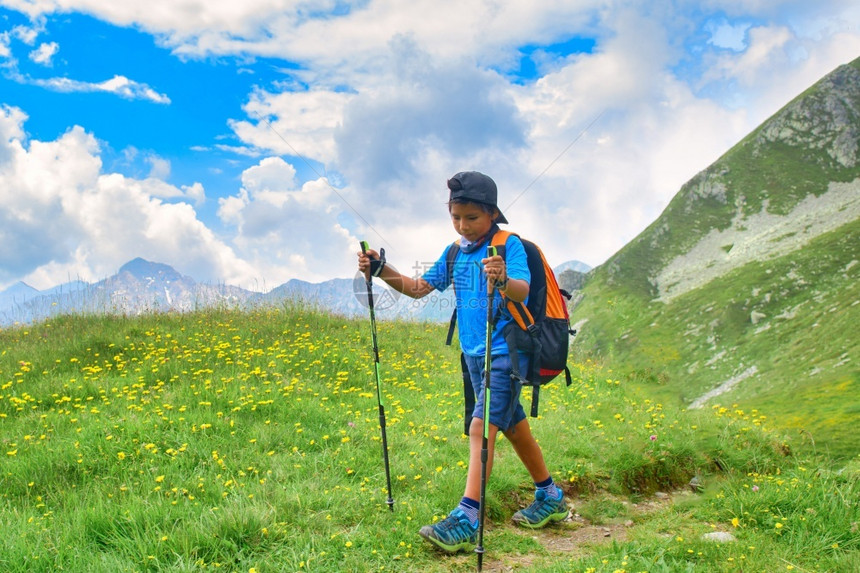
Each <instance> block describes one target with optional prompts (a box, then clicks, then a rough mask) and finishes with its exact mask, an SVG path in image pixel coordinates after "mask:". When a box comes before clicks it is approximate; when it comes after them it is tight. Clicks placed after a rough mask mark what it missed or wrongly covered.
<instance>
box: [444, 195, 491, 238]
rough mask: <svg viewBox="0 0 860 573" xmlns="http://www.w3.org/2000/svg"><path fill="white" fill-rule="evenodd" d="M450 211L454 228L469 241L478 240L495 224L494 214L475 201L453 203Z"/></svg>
mask: <svg viewBox="0 0 860 573" xmlns="http://www.w3.org/2000/svg"><path fill="white" fill-rule="evenodd" d="M450 211H451V222H452V223H453V224H454V230H456V231H457V233H458V234H460V235H461V236H463V237H465V238H466V239H467V240H469V241H477V240H478V239H480V238H481V237H483V236H484V235H486V234H487V231H489V230H490V227H492V226H493V216H492V215H490V214H489V213H487V212H486V211H484V210H483V209H481V208H480V207H479V206H478V205H475V204H474V203H452V204H451V205H450Z"/></svg>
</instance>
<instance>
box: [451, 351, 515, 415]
mask: <svg viewBox="0 0 860 573" xmlns="http://www.w3.org/2000/svg"><path fill="white" fill-rule="evenodd" d="M464 356H465V359H466V366H467V368H468V369H469V378H470V379H471V381H472V388H474V389H475V397H476V399H475V409H474V410H473V411H472V416H473V417H475V418H480V419H482V420H483V419H484V357H483V356H469V355H468V354H466V355H464ZM517 356H518V357H519V360H520V372H528V366H529V357H528V356H526V355H523V354H518V355H517ZM521 390H522V384H520V383H519V382H515V383H514V384H513V385H512V384H511V359H510V356H508V355H507V354H502V355H499V356H493V357H492V364H491V368H490V423H491V424H493V425H494V426H496V427H497V428H499V429H500V430H501V431H503V432H505V431H507V430H509V429H510V428H513V427H514V426H516V425H517V424H519V423H520V422H521V421H522V420H524V419H525V418H526V413H525V410H523V407H522V404H520V391H521ZM511 404H513V407H511Z"/></svg>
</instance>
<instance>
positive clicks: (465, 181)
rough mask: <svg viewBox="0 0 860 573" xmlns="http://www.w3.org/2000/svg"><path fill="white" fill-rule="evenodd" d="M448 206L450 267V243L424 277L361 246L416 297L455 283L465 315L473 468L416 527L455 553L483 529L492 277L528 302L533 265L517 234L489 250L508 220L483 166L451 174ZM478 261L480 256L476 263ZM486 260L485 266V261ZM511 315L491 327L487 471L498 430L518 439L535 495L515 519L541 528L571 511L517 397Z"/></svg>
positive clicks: (363, 265) (385, 275) (522, 365)
mask: <svg viewBox="0 0 860 573" xmlns="http://www.w3.org/2000/svg"><path fill="white" fill-rule="evenodd" d="M448 189H449V192H450V193H449V200H448V212H449V214H450V216H451V222H452V223H453V225H454V230H455V231H457V233H458V234H459V235H460V252H459V253H458V255H457V258H456V260H455V264H454V268H453V271H452V272H449V269H448V268H447V267H448V263H447V261H446V255H445V253H446V252H447V249H446V251H445V252H443V253H442V256H441V257H439V259H438V260H437V261H436V263H435V264H434V265H433V267H432V268H431V269H430V270H428V271H427V272H425V273H424V275H423V276H421V277H407V276H406V275H403V274H401V273H399V272H398V271H397V270H395V269H394V268H392V267H391V266H389V265H387V264H386V263H385V261H384V260H381V259H380V258H379V256H378V253H376V252H375V251H368V252H367V253H366V254H362V253H359V264H358V268H359V270H360V271H361V272H366V271H367V269H368V268H369V269H370V271H371V273H372V274H373V275H374V276H378V277H379V278H381V279H382V280H384V281H385V282H386V283H387V284H388V285H389V286H391V288H393V289H395V290H397V291H399V292H401V293H403V294H405V295H407V296H410V297H412V298H421V297H424V296H427V295H428V294H430V293H431V292H433V291H434V290H439V291H443V290H445V289H446V288H448V286H450V285H451V283H454V284H455V285H456V288H455V289H454V292H455V295H456V297H457V318H458V321H459V323H460V346H461V349H462V351H463V354H464V356H465V362H466V365H467V366H468V369H469V376H470V378H471V380H472V386H473V387H474V390H475V396H476V397H477V398H476V404H475V409H474V411H473V413H472V422H471V425H470V427H469V469H468V473H467V476H466V487H465V491H464V492H463V497H462V499H461V500H460V503H459V504H458V505H457V507H455V508H454V509H453V510H452V511H451V513H450V514H449V515H448V517H446V518H445V519H443V520H442V521H440V522H438V523H435V524H433V525H426V526H424V527H422V528H421V530H420V531H419V532H418V533H419V535H421V537H423V538H424V539H426V540H427V541H428V542H430V543H432V544H433V545H435V546H437V547H439V548H440V549H442V550H443V551H447V552H450V553H454V552H457V551H460V550H467V551H468V550H471V549H474V547H475V544H476V542H477V536H478V525H479V523H478V518H479V515H480V501H479V500H480V493H481V449H482V443H483V425H484V423H483V417H484V388H483V381H484V364H485V353H486V328H487V307H486V300H487V281H488V280H492V281H494V284H495V286H496V289H495V290H496V291H498V292H502V293H504V294H505V296H506V297H508V298H510V299H512V300H515V301H518V302H525V301H526V298H527V297H528V294H529V280H530V278H531V277H530V275H529V269H528V265H527V262H526V254H525V250H524V249H523V246H522V243H521V242H520V240H519V238H517V237H516V236H513V235H512V236H511V237H509V238H508V240H507V243H506V244H505V252H506V255H505V258H502V257H501V256H498V255H497V256H494V257H489V258H487V257H486V252H487V245H488V244H489V239H490V237H491V236H492V234H493V233H494V232H495V231H496V230H497V229H498V224H499V223H507V222H508V221H507V219H505V216H504V215H502V213H501V211H500V210H499V208H498V205H497V188H496V184H495V182H494V181H493V180H492V179H491V178H490V177H488V176H486V175H484V174H483V173H478V172H476V171H467V172H461V173H457V174H456V175H454V176H453V177H452V178H451V179H449V180H448ZM478 263H479V264H478ZM481 267H483V270H482V268H481ZM498 292H497V293H496V294H495V300H494V306H495V307H496V308H501V309H504V305H503V303H502V302H501V297H500V295H499V294H498ZM511 320H512V319H511V317H510V315H509V314H508V313H507V311H505V310H503V311H502V313H501V316H500V317H499V320H498V321H497V323H496V326H495V329H494V331H493V334H492V355H491V359H492V364H491V373H490V389H491V392H490V424H489V436H488V446H487V449H488V452H487V479H488V480H489V476H490V471H491V470H492V466H493V464H492V462H493V451H494V448H495V443H496V435H497V433H498V431H499V430H501V431H502V433H503V434H504V435H505V437H506V438H507V439H508V440H509V441H510V442H511V445H513V448H514V451H515V452H516V454H517V456H519V458H520V460H521V461H522V463H523V465H524V466H525V467H526V469H527V470H528V472H529V474H530V475H531V478H532V480H533V481H534V484H535V488H536V489H535V501H534V503H532V504H531V505H530V506H529V507H528V508H525V509H521V510H519V511H517V512H516V513H515V514H514V515H513V518H512V519H513V521H514V523H516V524H518V525H521V526H523V527H528V528H539V527H543V526H545V525H547V524H548V523H550V522H552V521H560V520H562V519H564V518H565V517H566V516H567V504H566V502H565V500H564V494H563V492H562V491H561V489H560V488H558V487H557V486H556V485H555V483H554V482H553V480H552V477H551V476H550V473H549V470H547V467H546V464H545V463H544V459H543V453H542V452H541V449H540V446H539V445H538V444H537V442H536V441H535V438H534V436H533V435H532V433H531V429H530V427H529V422H528V418H526V414H525V411H524V410H523V407H522V405H520V402H519V394H520V390H521V385H520V384H519V383H516V384H515V385H513V386H512V384H511V376H510V375H511V360H512V359H516V360H519V371H520V372H528V356H527V355H525V354H521V353H518V355H517V356H516V357H511V356H509V351H508V345H507V343H506V342H505V340H504V337H503V335H502V330H503V329H504V326H505V324H507V323H508V322H510V321H511Z"/></svg>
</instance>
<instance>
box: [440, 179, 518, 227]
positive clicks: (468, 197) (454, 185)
mask: <svg viewBox="0 0 860 573" xmlns="http://www.w3.org/2000/svg"><path fill="white" fill-rule="evenodd" d="M448 189H450V190H451V194H450V196H449V197H448V200H449V201H454V200H455V199H460V200H465V201H472V202H474V203H483V204H484V205H489V206H491V207H495V208H496V210H498V211H499V216H498V217H497V218H496V223H507V222H508V220H507V219H505V216H504V215H502V210H501V209H499V206H498V205H497V204H496V203H497V201H498V190H497V189H496V182H495V181H493V180H492V179H491V178H490V177H488V176H487V175H484V174H483V173H478V172H477V171H461V172H460V173H457V174H456V175H454V176H453V177H451V178H450V179H449V180H448Z"/></svg>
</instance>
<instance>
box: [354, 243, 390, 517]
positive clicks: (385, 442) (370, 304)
mask: <svg viewBox="0 0 860 573" xmlns="http://www.w3.org/2000/svg"><path fill="white" fill-rule="evenodd" d="M367 247H368V245H367V241H361V252H362V253H367ZM364 278H365V282H366V285H367V308H369V309H370V340H371V343H372V344H373V363H374V369H375V371H376V403H377V404H379V428H380V431H381V432H382V459H383V460H385V483H386V485H387V486H388V499H387V500H385V503H387V504H388V509H390V510H391V511H394V498H393V497H391V471H390V470H389V467H388V438H387V437H386V435H385V406H384V405H383V404H382V392H381V391H380V389H379V345H378V344H377V342H376V314H375V313H374V311H373V277H372V276H371V274H370V267H368V268H367V272H366V273H364Z"/></svg>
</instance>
